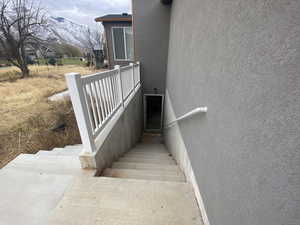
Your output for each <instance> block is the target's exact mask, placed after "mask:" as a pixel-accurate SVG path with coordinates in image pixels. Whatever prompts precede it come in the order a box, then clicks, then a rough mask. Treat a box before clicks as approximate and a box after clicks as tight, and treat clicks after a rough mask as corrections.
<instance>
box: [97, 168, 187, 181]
mask: <svg viewBox="0 0 300 225" xmlns="http://www.w3.org/2000/svg"><path fill="white" fill-rule="evenodd" d="M102 176H106V177H117V178H133V179H145V180H147V179H149V180H168V181H182V182H184V181H185V177H184V175H183V173H182V172H179V171H158V170H152V171H150V170H135V169H116V168H107V169H105V170H104V171H103V173H102Z"/></svg>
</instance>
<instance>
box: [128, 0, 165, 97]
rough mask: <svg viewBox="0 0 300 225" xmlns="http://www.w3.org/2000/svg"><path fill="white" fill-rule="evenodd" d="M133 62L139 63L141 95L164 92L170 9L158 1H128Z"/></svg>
mask: <svg viewBox="0 0 300 225" xmlns="http://www.w3.org/2000/svg"><path fill="white" fill-rule="evenodd" d="M132 10H133V31H134V39H135V59H136V60H138V61H140V62H141V80H142V83H143V91H144V92H147V93H153V92H154V91H153V90H154V88H157V89H158V93H164V91H165V77H166V68H167V56H168V43H169V22H170V6H167V5H163V4H161V2H160V0H132Z"/></svg>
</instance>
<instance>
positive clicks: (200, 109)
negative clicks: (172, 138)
mask: <svg viewBox="0 0 300 225" xmlns="http://www.w3.org/2000/svg"><path fill="white" fill-rule="evenodd" d="M206 112H207V107H206V106H204V107H197V108H195V109H193V110H191V111H189V112H187V113H185V114H184V115H182V116H180V117H178V118H177V119H175V120H173V121H172V122H169V123H168V124H167V125H166V126H165V128H169V127H171V126H172V125H174V124H175V123H176V122H178V121H181V120H184V119H187V118H189V117H192V116H194V115H196V114H198V113H206Z"/></svg>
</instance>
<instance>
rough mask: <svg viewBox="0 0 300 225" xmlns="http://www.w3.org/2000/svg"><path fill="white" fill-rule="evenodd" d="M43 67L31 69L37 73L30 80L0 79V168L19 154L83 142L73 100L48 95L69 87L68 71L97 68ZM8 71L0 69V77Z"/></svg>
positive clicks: (89, 71)
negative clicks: (66, 75) (66, 76)
mask: <svg viewBox="0 0 300 225" xmlns="http://www.w3.org/2000/svg"><path fill="white" fill-rule="evenodd" d="M43 68H44V67H43V66H42V67H40V68H31V70H32V71H36V72H33V73H32V76H31V77H30V78H27V79H17V80H14V81H13V82H11V81H2V82H0V115H1V117H0V118H1V119H0V168H1V167H3V166H4V165H6V164H7V163H8V162H9V161H11V160H12V159H14V158H15V157H16V156H17V155H19V154H20V153H36V152H38V151H39V150H50V149H52V148H55V147H64V146H65V145H71V144H78V143H80V136H79V131H78V128H77V124H76V121H75V116H74V112H73V108H72V104H71V102H70V101H59V102H51V101H49V100H48V99H47V98H48V97H49V96H51V95H53V94H55V93H59V92H61V91H63V90H66V88H67V87H66V82H65V78H64V74H65V73H68V72H79V73H81V74H91V73H94V72H95V71H94V70H91V69H89V68H86V67H78V66H66V67H60V68H54V69H53V70H48V69H47V70H43ZM6 72H7V71H4V72H3V71H0V80H1V75H3V74H5V73H6ZM5 76H6V75H5ZM12 76H14V75H12ZM2 78H3V76H2Z"/></svg>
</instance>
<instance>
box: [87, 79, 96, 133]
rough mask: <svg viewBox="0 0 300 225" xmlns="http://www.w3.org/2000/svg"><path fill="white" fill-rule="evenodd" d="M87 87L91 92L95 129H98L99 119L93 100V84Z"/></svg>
mask: <svg viewBox="0 0 300 225" xmlns="http://www.w3.org/2000/svg"><path fill="white" fill-rule="evenodd" d="M87 87H88V89H89V92H90V93H88V94H89V97H90V101H91V106H92V112H93V119H94V124H95V129H97V128H98V118H97V115H96V110H95V104H94V99H93V90H92V87H91V84H87Z"/></svg>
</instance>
